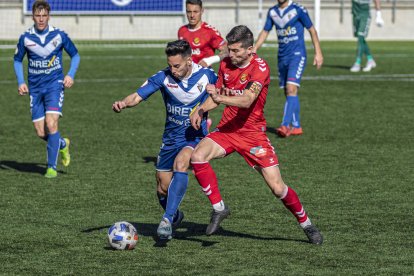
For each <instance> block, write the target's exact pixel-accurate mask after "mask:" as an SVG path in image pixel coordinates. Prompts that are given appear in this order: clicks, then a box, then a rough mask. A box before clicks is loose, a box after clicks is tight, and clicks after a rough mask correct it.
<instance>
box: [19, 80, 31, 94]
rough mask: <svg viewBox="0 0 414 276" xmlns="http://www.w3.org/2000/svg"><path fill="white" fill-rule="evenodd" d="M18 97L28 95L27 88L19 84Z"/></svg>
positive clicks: (23, 84)
mask: <svg viewBox="0 0 414 276" xmlns="http://www.w3.org/2000/svg"><path fill="white" fill-rule="evenodd" d="M17 91H18V92H19V95H20V96H24V95H27V93H29V88H28V87H27V85H26V84H25V83H22V84H20V86H19V89H18V90H17Z"/></svg>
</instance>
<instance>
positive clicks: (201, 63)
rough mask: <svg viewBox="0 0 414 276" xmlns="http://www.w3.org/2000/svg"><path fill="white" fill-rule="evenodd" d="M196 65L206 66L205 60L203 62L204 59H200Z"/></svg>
mask: <svg viewBox="0 0 414 276" xmlns="http://www.w3.org/2000/svg"><path fill="white" fill-rule="evenodd" d="M198 65H200V66H203V67H208V64H207V62H205V61H204V59H202V60H200V62H199V63H198Z"/></svg>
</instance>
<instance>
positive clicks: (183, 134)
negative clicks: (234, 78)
mask: <svg viewBox="0 0 414 276" xmlns="http://www.w3.org/2000/svg"><path fill="white" fill-rule="evenodd" d="M216 81H217V76H216V74H215V73H214V71H213V70H212V69H210V68H203V67H202V66H200V65H198V64H195V63H194V62H193V63H192V72H191V75H190V76H189V77H188V78H185V79H182V80H180V79H177V78H175V77H174V76H173V75H172V73H171V71H170V69H169V68H168V67H167V68H166V69H164V70H162V71H159V72H158V73H157V74H155V75H153V76H152V77H150V78H149V79H148V80H147V81H146V82H145V83H144V84H143V85H142V86H141V87H140V88H138V89H137V93H138V95H139V96H140V97H141V98H143V99H144V100H146V99H147V98H148V97H150V96H151V95H152V94H154V93H155V92H157V91H160V92H161V94H162V97H163V99H164V104H165V109H166V120H165V129H164V134H163V139H162V141H163V143H164V145H165V147H168V146H172V147H174V146H175V145H180V144H182V143H185V142H186V141H193V140H195V139H196V138H202V137H204V136H205V135H206V134H207V133H208V132H207V125H206V117H207V114H205V118H204V119H203V122H202V123H201V128H200V129H199V130H195V129H194V128H193V127H192V126H191V123H190V118H189V116H190V113H191V111H192V110H193V108H195V107H197V105H198V104H200V103H203V102H204V101H205V100H206V99H207V98H208V93H207V92H206V86H207V84H215V83H216Z"/></svg>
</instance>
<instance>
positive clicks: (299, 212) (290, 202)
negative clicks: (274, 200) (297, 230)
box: [280, 187, 308, 223]
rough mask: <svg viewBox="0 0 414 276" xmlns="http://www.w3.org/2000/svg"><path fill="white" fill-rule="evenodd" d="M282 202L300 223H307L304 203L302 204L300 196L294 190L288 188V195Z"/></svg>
mask: <svg viewBox="0 0 414 276" xmlns="http://www.w3.org/2000/svg"><path fill="white" fill-rule="evenodd" d="M280 200H282V202H283V204H284V205H285V207H286V208H288V209H289V211H290V212H291V213H292V214H293V215H294V216H295V217H296V219H297V220H298V222H299V223H302V222H305V221H306V220H307V219H308V216H307V215H306V212H305V210H304V209H303V206H302V203H300V200H299V197H298V195H297V194H296V192H295V191H294V190H293V189H292V188H290V187H288V192H287V194H286V195H285V197H283V198H281V199H280Z"/></svg>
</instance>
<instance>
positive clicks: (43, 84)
mask: <svg viewBox="0 0 414 276" xmlns="http://www.w3.org/2000/svg"><path fill="white" fill-rule="evenodd" d="M49 13H50V6H49V4H48V3H47V2H46V1H43V0H38V1H35V3H34V4H33V7H32V15H33V21H34V26H33V27H31V28H30V29H28V30H27V31H26V32H25V33H23V34H22V35H21V36H20V39H19V42H18V43H17V47H16V51H15V54H14V69H15V73H16V78H17V82H18V93H19V95H26V94H29V95H30V110H31V113H32V121H33V125H34V127H35V129H36V133H37V135H38V136H39V137H40V138H42V139H43V140H45V141H47V167H48V168H47V171H46V174H45V176H46V177H48V178H53V177H56V176H57V171H56V162H57V158H58V154H59V152H60V153H61V155H62V164H63V165H64V166H68V165H69V163H70V154H69V143H70V141H69V139H67V138H61V136H60V133H59V131H58V121H59V117H60V116H62V107H63V99H64V89H65V88H70V87H72V85H73V83H74V78H75V74H76V70H77V68H78V66H79V62H80V57H79V54H78V50H77V49H76V47H75V45H74V44H73V42H72V41H71V40H70V38H69V37H68V35H67V34H66V33H65V32H63V31H61V30H59V29H57V28H55V27H52V26H50V25H49V19H50V15H49ZM63 50H65V51H66V52H67V53H68V54H69V56H70V57H71V64H70V69H69V72H68V73H67V75H66V76H64V74H63V59H62V52H63ZM26 54H27V59H28V83H29V85H27V84H26V82H25V79H24V74H23V64H22V61H23V58H24V56H25V55H26Z"/></svg>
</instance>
